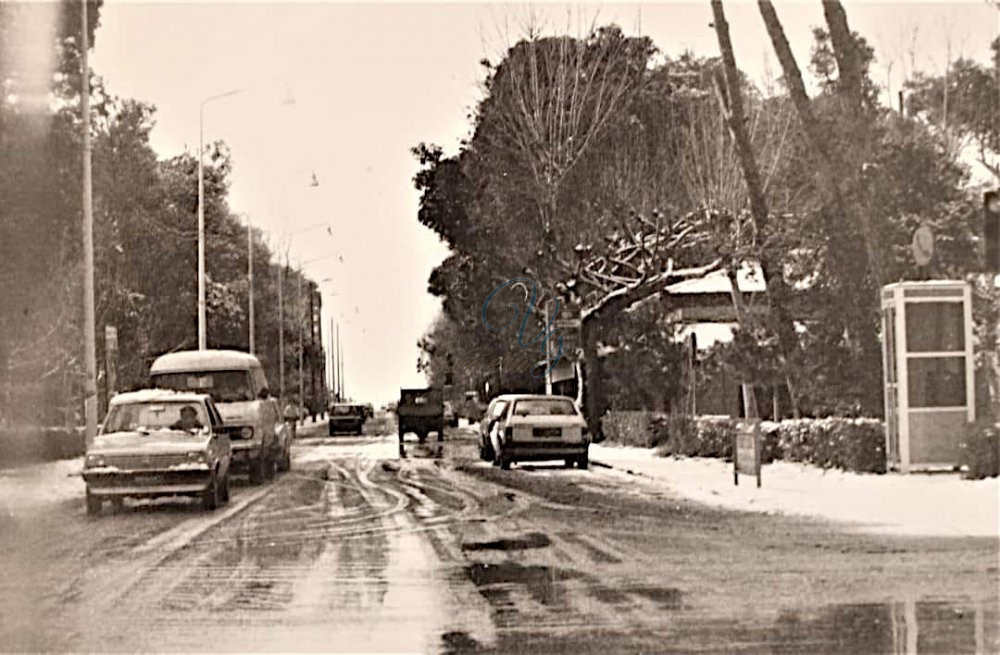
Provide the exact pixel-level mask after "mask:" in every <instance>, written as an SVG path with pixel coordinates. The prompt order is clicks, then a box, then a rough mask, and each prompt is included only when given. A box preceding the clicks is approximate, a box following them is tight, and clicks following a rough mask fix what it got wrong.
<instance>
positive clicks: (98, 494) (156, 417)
mask: <svg viewBox="0 0 1000 655" xmlns="http://www.w3.org/2000/svg"><path fill="white" fill-rule="evenodd" d="M231 460H232V446H231V444H230V441H229V436H228V434H227V432H226V429H225V426H224V425H223V422H222V417H221V416H220V415H219V411H218V409H216V407H215V404H214V403H213V402H212V398H211V396H209V395H207V394H200V393H183V392H176V391H167V390H162V389H146V390H142V391H135V392H131V393H123V394H119V395H117V396H115V397H114V398H112V399H111V402H110V403H109V407H108V414H107V416H106V417H105V419H104V423H103V424H102V425H101V429H100V432H99V433H98V435H97V436H96V437H95V438H94V443H93V444H92V445H91V446H90V448H88V449H87V453H86V455H85V456H84V468H83V479H84V481H85V482H86V483H87V513H88V514H99V513H100V512H101V507H102V505H103V504H104V501H105V500H111V501H113V502H115V503H116V504H120V503H121V502H122V501H123V500H124V499H125V498H126V497H133V498H142V497H152V496H195V497H198V498H200V499H201V503H202V506H203V507H204V508H205V509H206V510H214V509H215V508H216V507H218V506H219V504H220V503H223V502H226V501H228V500H229V465H230V462H231Z"/></svg>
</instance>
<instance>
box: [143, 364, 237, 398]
mask: <svg viewBox="0 0 1000 655" xmlns="http://www.w3.org/2000/svg"><path fill="white" fill-rule="evenodd" d="M153 386H155V387H156V388H157V389H176V390H178V391H197V392H199V393H207V394H209V395H210V396H212V400H214V401H215V402H217V403H232V402H240V401H243V400H253V399H254V394H253V387H252V386H251V384H250V373H249V371H198V372H191V373H158V374H156V375H154V376H153Z"/></svg>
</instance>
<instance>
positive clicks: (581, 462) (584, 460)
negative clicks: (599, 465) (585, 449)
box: [576, 455, 590, 469]
mask: <svg viewBox="0 0 1000 655" xmlns="http://www.w3.org/2000/svg"><path fill="white" fill-rule="evenodd" d="M576 465H577V466H579V467H580V468H582V469H586V468H589V467H590V456H589V455H580V457H579V458H577V460H576Z"/></svg>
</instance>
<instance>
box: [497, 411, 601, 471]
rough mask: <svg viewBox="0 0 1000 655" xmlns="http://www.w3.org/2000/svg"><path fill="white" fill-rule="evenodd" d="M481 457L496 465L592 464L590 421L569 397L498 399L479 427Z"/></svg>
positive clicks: (581, 466)
mask: <svg viewBox="0 0 1000 655" xmlns="http://www.w3.org/2000/svg"><path fill="white" fill-rule="evenodd" d="M479 440H480V441H479V456H480V458H482V459H484V460H487V461H492V462H493V464H494V465H495V466H499V467H501V468H503V469H508V468H510V465H511V464H512V463H514V462H523V461H538V460H551V459H562V460H564V462H565V465H566V467H567V468H569V467H571V466H573V464H574V463H575V464H576V465H577V466H579V467H580V468H581V469H585V468H587V467H588V466H589V464H590V455H589V448H590V435H589V433H588V430H587V422H586V420H584V418H583V416H582V415H581V414H580V410H579V409H578V408H577V406H576V403H574V402H573V399H571V398H568V397H566V396H541V395H528V394H509V395H503V396H497V397H496V398H494V399H493V401H492V402H491V403H490V404H489V406H488V407H487V409H486V416H485V417H484V418H483V420H482V421H481V422H480V424H479Z"/></svg>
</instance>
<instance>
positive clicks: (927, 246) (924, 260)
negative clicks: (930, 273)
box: [911, 225, 934, 266]
mask: <svg viewBox="0 0 1000 655" xmlns="http://www.w3.org/2000/svg"><path fill="white" fill-rule="evenodd" d="M911 245H912V247H913V259H914V260H916V262H917V266H927V265H928V264H930V263H931V258H932V257H933V256H934V233H933V232H931V228H929V227H927V226H926V225H921V226H920V227H918V228H917V230H916V231H915V232H914V233H913V243H912V244H911Z"/></svg>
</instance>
